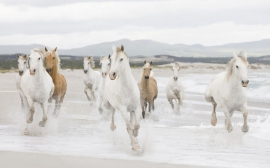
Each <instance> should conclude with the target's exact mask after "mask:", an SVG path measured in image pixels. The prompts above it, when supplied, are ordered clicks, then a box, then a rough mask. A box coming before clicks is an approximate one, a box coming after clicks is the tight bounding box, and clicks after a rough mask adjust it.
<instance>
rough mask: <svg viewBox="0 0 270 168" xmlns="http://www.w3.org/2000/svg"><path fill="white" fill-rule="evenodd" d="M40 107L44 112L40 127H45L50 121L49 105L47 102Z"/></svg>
mask: <svg viewBox="0 0 270 168" xmlns="http://www.w3.org/2000/svg"><path fill="white" fill-rule="evenodd" d="M40 106H41V108H42V110H43V118H42V120H41V121H40V122H39V126H40V127H44V126H45V124H46V122H47V119H48V116H47V110H48V104H47V103H46V102H45V103H42V104H40Z"/></svg>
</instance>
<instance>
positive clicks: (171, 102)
mask: <svg viewBox="0 0 270 168" xmlns="http://www.w3.org/2000/svg"><path fill="white" fill-rule="evenodd" d="M168 101H169V103H170V104H171V106H172V109H174V105H173V101H172V98H169V99H168Z"/></svg>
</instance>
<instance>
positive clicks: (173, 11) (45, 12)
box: [0, 0, 270, 48]
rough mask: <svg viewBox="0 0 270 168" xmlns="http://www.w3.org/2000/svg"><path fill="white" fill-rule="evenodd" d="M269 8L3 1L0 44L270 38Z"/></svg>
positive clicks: (246, 0)
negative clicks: (122, 39)
mask: <svg viewBox="0 0 270 168" xmlns="http://www.w3.org/2000/svg"><path fill="white" fill-rule="evenodd" d="M49 4H50V5H49ZM269 6H270V2H269V1H267V0H259V1H253V0H238V1H233V0H226V1H225V0H219V1H216V0H203V1H202V0H189V1H182V0H180V1H172V0H170V1H150V0H149V1H111V0H108V1H105V0H104V1H95V0H94V1H90V2H89V1H87V2H86V1H85V0H80V1H75V0H67V1H52V0H48V1H42V2H41V1H35V0H26V1H23V3H22V1H17V0H8V1H7V0H4V1H1V2H0V25H1V26H0V39H1V40H0V43H1V44H18V43H19V42H21V43H20V44H29V43H42V44H48V43H52V42H51V39H55V40H54V42H53V43H55V44H53V45H57V44H58V46H61V47H62V48H69V47H72V42H70V41H69V40H68V39H69V38H72V39H74V41H76V43H75V44H73V45H74V46H79V45H81V46H83V45H87V44H93V43H95V42H105V41H112V40H117V39H121V38H129V39H133V40H134V39H138V38H141V39H152V40H157V41H160V42H167V43H186V44H194V43H201V44H205V45H214V44H223V43H227V42H236V41H239V42H240V41H241V40H244V41H245V40H247V41H252V40H257V39H260V38H269V37H268V35H269V31H268V30H267V29H265V28H269V24H270V20H269V19H268V18H269V16H270V10H269V9H268V7H269ZM256 28H257V30H256ZM269 30H270V29H269ZM200 32H201V33H200ZM188 33H189V34H188ZM190 33H191V34H190ZM262 33H264V35H265V36H264V37H262ZM211 36H216V38H215V37H211ZM233 37H235V38H233ZM4 39H5V41H4ZM11 39H12V40H15V41H12V40H11ZM49 39H50V40H49ZM56 42H57V44H56ZM48 45H49V44H48Z"/></svg>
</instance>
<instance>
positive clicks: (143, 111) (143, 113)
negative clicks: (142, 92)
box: [141, 100, 146, 118]
mask: <svg viewBox="0 0 270 168" xmlns="http://www.w3.org/2000/svg"><path fill="white" fill-rule="evenodd" d="M141 109H142V116H143V118H145V109H146V108H145V101H144V100H141Z"/></svg>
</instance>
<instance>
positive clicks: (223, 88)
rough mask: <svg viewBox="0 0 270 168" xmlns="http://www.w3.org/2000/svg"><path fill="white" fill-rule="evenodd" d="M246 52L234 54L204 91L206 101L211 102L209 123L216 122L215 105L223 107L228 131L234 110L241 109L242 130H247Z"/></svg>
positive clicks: (247, 81) (214, 123) (247, 64)
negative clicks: (225, 68)
mask: <svg viewBox="0 0 270 168" xmlns="http://www.w3.org/2000/svg"><path fill="white" fill-rule="evenodd" d="M248 66H249V63H248V61H247V54H246V53H242V52H241V53H240V54H239V55H236V54H234V55H233V59H232V60H231V61H230V62H229V63H228V66H227V70H226V71H225V72H221V73H219V74H218V75H216V76H215V77H214V78H213V79H212V81H211V82H210V83H209V84H208V87H207V89H206V91H205V99H206V101H208V102H210V103H212V104H213V112H212V119H211V124H212V125H213V126H215V125H216V123H217V117H216V106H217V105H218V106H220V107H222V108H223V112H224V115H225V125H226V127H227V130H228V132H231V131H232V130H233V127H232V123H231V117H232V115H233V113H234V111H235V110H238V111H241V112H242V113H243V117H244V124H243V127H242V131H243V132H248V129H249V127H248V125H247V116H248V110H247V97H246V90H245V89H244V87H247V85H248V83H249V80H248V78H247V68H248Z"/></svg>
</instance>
